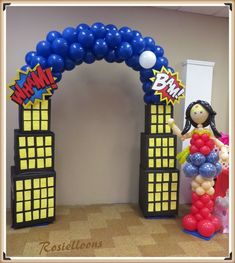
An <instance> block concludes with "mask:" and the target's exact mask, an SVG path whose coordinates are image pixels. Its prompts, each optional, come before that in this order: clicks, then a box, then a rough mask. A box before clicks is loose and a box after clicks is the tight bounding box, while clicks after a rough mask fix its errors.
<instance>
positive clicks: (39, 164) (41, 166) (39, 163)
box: [37, 158, 44, 168]
mask: <svg viewBox="0 0 235 263" xmlns="http://www.w3.org/2000/svg"><path fill="white" fill-rule="evenodd" d="M37 168H44V159H42V158H39V159H37Z"/></svg>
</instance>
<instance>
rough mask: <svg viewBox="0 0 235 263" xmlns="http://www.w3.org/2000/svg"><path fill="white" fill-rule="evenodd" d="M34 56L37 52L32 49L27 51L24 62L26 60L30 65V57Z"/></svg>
mask: <svg viewBox="0 0 235 263" xmlns="http://www.w3.org/2000/svg"><path fill="white" fill-rule="evenodd" d="M35 56H37V53H36V52H34V51H30V52H28V53H27V54H26V56H25V62H26V63H27V64H28V65H30V64H31V61H32V59H33V58H34V57H35Z"/></svg>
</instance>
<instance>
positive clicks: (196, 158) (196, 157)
mask: <svg viewBox="0 0 235 263" xmlns="http://www.w3.org/2000/svg"><path fill="white" fill-rule="evenodd" d="M205 161H206V157H205V156H204V155H203V154H201V153H194V154H192V156H191V162H192V164H193V165H195V166H200V165H202V164H203V163H205Z"/></svg>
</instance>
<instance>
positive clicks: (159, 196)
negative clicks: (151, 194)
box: [155, 193, 161, 201]
mask: <svg viewBox="0 0 235 263" xmlns="http://www.w3.org/2000/svg"><path fill="white" fill-rule="evenodd" d="M155 201H161V193H155Z"/></svg>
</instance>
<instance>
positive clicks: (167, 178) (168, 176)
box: [163, 173, 170, 182]
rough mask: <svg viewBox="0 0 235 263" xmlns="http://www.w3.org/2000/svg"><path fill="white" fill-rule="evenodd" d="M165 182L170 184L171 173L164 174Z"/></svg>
mask: <svg viewBox="0 0 235 263" xmlns="http://www.w3.org/2000/svg"><path fill="white" fill-rule="evenodd" d="M163 180H164V181H165V182H168V181H169V180H170V175H169V173H164V174H163Z"/></svg>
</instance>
